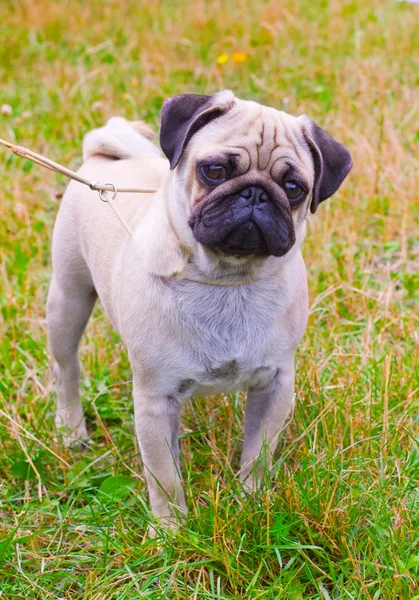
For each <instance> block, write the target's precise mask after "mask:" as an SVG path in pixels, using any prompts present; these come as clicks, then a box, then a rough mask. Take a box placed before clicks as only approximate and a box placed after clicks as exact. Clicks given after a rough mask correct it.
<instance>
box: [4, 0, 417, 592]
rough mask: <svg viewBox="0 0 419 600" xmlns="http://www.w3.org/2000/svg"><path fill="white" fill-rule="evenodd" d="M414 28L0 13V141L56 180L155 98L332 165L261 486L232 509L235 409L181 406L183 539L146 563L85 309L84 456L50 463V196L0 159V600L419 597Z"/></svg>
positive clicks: (56, 189) (123, 361)
mask: <svg viewBox="0 0 419 600" xmlns="http://www.w3.org/2000/svg"><path fill="white" fill-rule="evenodd" d="M418 13H419V6H418V5H414V4H409V3H406V2H400V3H398V2H394V1H393V0H385V1H383V0H369V1H364V0H362V1H361V0H353V1H351V0H329V2H327V1H324V0H322V1H320V0H315V1H313V0H301V1H300V2H294V1H293V0H239V1H238V2H234V3H233V2H220V1H218V0H208V1H204V0H196V1H194V2H193V3H192V2H186V1H179V0H173V1H170V2H169V1H167V2H163V1H157V0H148V1H147V2H144V1H142V0H136V1H134V0H126V1H124V2H120V1H118V2H117V1H116V0H108V1H106V2H102V1H100V0H89V1H85V2H81V1H77V0H66V1H64V0H56V1H55V2H50V1H49V0H13V1H12V0H3V1H2V2H1V5H0V80H1V89H0V105H3V104H4V105H9V106H10V109H9V108H8V107H7V106H6V107H4V106H3V108H2V109H1V113H2V114H1V115H0V137H3V138H6V139H8V140H12V141H13V140H16V141H17V142H18V143H21V144H23V145H26V146H29V147H30V148H32V149H34V150H37V151H40V152H42V153H44V154H46V155H47V156H49V157H50V158H52V159H55V160H58V161H59V162H61V163H62V164H65V165H67V166H70V167H72V168H76V167H77V166H78V165H79V164H80V157H81V142H82V138H83V135H84V134H85V133H86V132H87V131H89V130H90V129H92V128H93V127H95V126H99V125H101V124H102V123H103V122H104V120H105V119H106V118H108V117H109V116H111V115H114V114H121V115H124V116H126V117H127V118H130V119H133V118H135V119H137V118H141V119H145V120H147V121H148V122H149V123H150V124H151V125H152V126H153V128H154V129H155V130H156V131H157V129H158V123H159V111H160V108H161V105H162V102H163V100H164V99H165V98H166V97H167V96H171V95H175V94H177V93H184V92H200V93H211V92H213V91H216V90H218V89H221V88H231V89H233V90H234V92H235V93H236V94H237V95H238V96H241V97H243V98H247V99H254V100H257V101H259V102H262V103H265V104H268V105H271V106H274V107H276V108H278V109H282V110H286V111H288V112H291V113H293V114H296V115H297V114H301V113H306V114H308V115H309V116H310V117H312V118H313V119H314V120H315V121H316V122H317V123H318V124H319V125H320V126H322V127H324V128H325V129H326V130H327V131H328V132H330V133H331V134H332V135H334V136H335V137H336V138H338V139H339V140H340V141H342V142H344V143H345V144H346V145H347V146H348V147H349V148H350V150H351V152H352V156H353V159H354V169H353V172H352V174H351V175H350V177H349V178H348V180H347V181H346V182H345V184H344V186H343V188H342V190H341V191H339V193H338V194H337V195H336V196H335V197H334V198H333V199H331V200H330V201H328V202H326V203H324V204H323V205H322V206H321V207H320V208H319V210H318V212H317V214H316V217H315V219H313V220H312V221H311V225H310V228H309V232H308V237H307V240H306V242H305V244H304V256H305V259H306V263H307V267H308V275H309V289H310V320H309V325H308V329H307V333H306V335H305V337H304V340H303V342H302V344H301V346H300V349H299V352H298V357H297V389H296V397H297V404H296V409H295V413H294V418H293V421H292V423H291V424H290V426H289V427H288V429H287V430H286V432H285V433H284V435H283V438H282V440H281V443H280V448H279V450H278V453H277V461H276V464H275V469H274V473H273V476H272V478H271V479H269V478H268V479H267V481H266V482H265V486H264V488H263V490H262V491H261V492H260V494H258V495H257V496H256V497H255V498H250V497H245V498H242V497H241V496H240V486H239V484H238V483H237V480H236V478H235V473H236V471H237V467H238V458H239V449H240V445H241V440H242V430H241V426H242V418H243V397H242V396H241V395H237V396H228V397H223V396H219V397H216V398H211V399H197V400H196V401H195V402H194V403H193V404H191V405H190V406H188V408H187V409H186V411H185V416H184V422H183V430H182V432H183V435H182V456H183V458H182V464H183V472H184V477H185V481H186V489H187V496H188V506H189V517H188V521H187V523H186V526H184V527H183V528H181V529H180V530H179V531H178V532H176V533H174V534H170V535H166V536H165V535H164V534H162V535H161V536H159V537H157V538H156V539H154V540H152V539H149V538H148V537H147V535H146V531H147V523H148V521H149V519H150V515H149V509H148V503H147V494H146V487H145V483H144V479H143V475H142V471H141V460H140V457H139V453H138V446H137V443H136V440H135V436H134V429H133V410H132V401H131V388H130V378H131V375H130V370H129V365H128V361H127V356H126V353H125V351H124V348H123V346H122V344H121V342H120V340H119V338H118V336H117V335H116V334H115V333H114V332H113V331H112V329H111V327H110V325H109V324H108V322H107V320H106V318H105V316H104V315H103V314H102V312H101V310H100V308H97V309H96V312H95V314H94V318H93V320H92V322H91V324H90V325H89V328H88V331H87V335H86V336H85V338H84V340H83V343H82V349H81V354H82V359H83V378H82V389H83V402H84V406H85V408H86V412H87V415H88V420H89V426H90V428H91V431H92V435H91V440H92V445H91V446H89V447H88V448H87V449H85V450H84V451H81V450H74V449H73V450H69V449H65V448H64V447H63V444H62V440H61V439H60V437H59V436H57V433H56V431H55V428H54V420H53V415H54V402H55V393H54V388H53V381H52V374H51V368H50V358H49V355H48V351H47V345H46V333H45V297H46V292H47V287H48V281H49V278H50V241H51V232H52V227H53V222H54V217H55V215H56V212H57V209H58V205H59V201H60V194H62V192H63V190H64V187H65V184H66V181H65V180H64V179H63V178H62V177H60V176H56V175H54V174H52V173H50V172H48V171H45V170H43V169H42V168H41V167H38V166H35V165H32V164H30V163H28V162H26V161H24V160H22V159H18V158H16V157H14V156H12V155H10V153H8V152H7V151H3V150H1V151H0V178H1V185H0V241H1V246H2V253H1V278H2V284H3V285H2V286H1V290H0V305H1V316H0V318H1V322H0V327H1V336H2V344H1V347H0V353H1V359H0V360H1V372H0V539H1V540H2V541H1V542H0V590H1V593H0V597H1V598H8V599H9V598H13V599H16V598H22V599H23V598H25V599H26V598H31V599H46V598H66V599H67V598H71V599H76V600H82V599H84V600H93V599H95V600H99V599H100V600H110V599H121V600H122V599H131V598H153V599H160V598H168V599H210V598H212V599H230V598H246V599H247V598H257V599H259V598H260V599H264V600H265V599H266V600H274V599H277V598H280V599H285V600H286V599H289V600H299V599H310V598H312V599H314V598H316V599H326V600H332V599H337V598H342V599H348V600H349V599H371V600H379V599H382V600H384V599H385V600H393V599H395V598H401V599H403V600H413V598H419V583H418V581H419V547H418V538H419V534H418V531H419V492H418V468H419V455H418V437H419V419H418V412H419V411H418V391H419V374H418V369H417V364H418V343H419V335H418V329H419V327H418V325H419V323H418V290H419V282H418V277H419V276H418V272H419V233H418V232H419V227H418V226H419V207H418V196H417V189H418V183H419V166H418V161H417V157H418V142H419V93H418V71H417V64H418V63H417V59H418V52H417V21H418ZM415 69H416V70H415ZM10 112H11V114H9V113H10ZM139 183H141V182H139Z"/></svg>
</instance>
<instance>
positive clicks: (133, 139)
mask: <svg viewBox="0 0 419 600" xmlns="http://www.w3.org/2000/svg"><path fill="white" fill-rule="evenodd" d="M153 138H154V133H153V131H152V129H151V127H149V125H147V123H145V122H144V121H127V120H126V119H124V118H123V117H112V119H109V121H108V122H107V123H106V125H105V126H104V127H101V128H100V129H94V130H93V131H90V132H89V133H88V134H86V135H85V136H84V140H83V160H87V159H88V158H90V157H91V156H108V157H109V158H113V159H124V158H135V157H138V156H144V154H154V155H157V156H161V153H160V150H159V149H158V148H157V146H156V145H155V144H153V142H152V141H151V140H152V139H153Z"/></svg>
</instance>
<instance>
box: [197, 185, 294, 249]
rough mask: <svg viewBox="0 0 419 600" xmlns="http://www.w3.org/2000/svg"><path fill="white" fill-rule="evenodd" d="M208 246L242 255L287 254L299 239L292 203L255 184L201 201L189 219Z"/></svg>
mask: <svg viewBox="0 0 419 600" xmlns="http://www.w3.org/2000/svg"><path fill="white" fill-rule="evenodd" d="M189 225H190V226H191V228H192V231H193V233H194V236H195V238H196V239H197V241H198V242H200V243H201V244H203V245H205V246H210V247H213V248H217V249H218V250H221V251H222V252H224V253H226V254H234V255H239V256H245V255H251V254H255V255H258V256H269V255H273V256H283V255H284V254H286V253H287V252H288V250H290V248H291V247H292V246H293V244H294V242H295V233H294V226H293V222H292V218H291V211H290V209H289V206H288V203H287V202H284V201H281V200H278V199H275V198H272V197H271V195H270V194H269V193H268V191H267V190H265V189H264V188H262V187H260V186H256V185H252V186H249V187H246V188H244V189H242V190H240V191H238V192H236V193H234V194H230V195H228V196H221V197H219V198H216V199H214V200H209V201H208V202H205V201H203V204H202V205H200V204H198V205H197V206H196V207H195V210H194V211H193V213H192V216H191V218H190V220H189Z"/></svg>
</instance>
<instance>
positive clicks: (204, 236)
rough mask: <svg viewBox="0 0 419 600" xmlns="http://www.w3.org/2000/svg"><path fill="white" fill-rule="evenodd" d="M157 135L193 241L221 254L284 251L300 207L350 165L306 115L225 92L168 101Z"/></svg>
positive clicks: (328, 191) (296, 229)
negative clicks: (183, 204)
mask: <svg viewBox="0 0 419 600" xmlns="http://www.w3.org/2000/svg"><path fill="white" fill-rule="evenodd" d="M160 142H161V147H162V149H163V151H164V153H165V154H166V156H167V158H168V159H169V161H170V167H171V169H175V180H174V185H176V186H177V188H178V190H179V191H183V192H184V197H185V198H186V199H187V204H188V206H187V207H186V211H187V218H188V223H189V226H190V228H191V230H192V232H193V236H194V238H195V240H196V241H197V242H199V243H200V244H202V245H203V247H204V248H206V249H207V250H208V251H209V252H214V251H215V252H217V253H220V252H221V253H223V254H225V255H234V256H249V257H251V256H259V257H267V256H277V257H279V256H284V255H286V254H287V253H288V252H289V251H290V250H291V248H293V246H294V245H295V244H296V240H297V241H298V240H300V241H301V239H302V237H303V235H299V233H300V232H302V231H303V230H304V220H305V216H306V213H307V211H308V210H309V209H310V210H311V212H312V213H314V212H315V211H316V210H317V207H318V205H319V204H320V202H322V201H323V200H326V198H329V196H331V195H332V194H334V193H335V192H336V190H337V189H338V188H339V186H340V185H341V183H342V182H343V180H344V179H345V177H346V175H347V174H348V173H349V171H350V169H351V167H352V161H351V157H350V154H349V152H348V150H347V149H346V148H345V147H344V146H343V145H342V144H340V143H339V142H337V141H336V140H334V139H333V138H332V137H330V136H329V135H328V134H327V133H325V132H324V131H323V130H322V129H321V128H320V127H318V126H317V125H316V124H315V123H313V122H312V121H311V120H310V119H309V118H308V117H306V116H305V115H303V116H301V117H298V118H296V117H293V116H291V115H288V114H287V113H284V112H280V111H277V110H275V109H273V108H268V107H266V106H261V105H260V104H257V103H255V102H248V101H243V100H239V99H237V98H235V97H234V95H233V93H232V92H230V91H223V92H220V93H218V94H215V95H214V96H200V95H195V94H185V95H181V96H176V97H174V98H171V99H169V100H167V101H166V103H165V104H164V106H163V110H162V123H161V132H160ZM297 243H298V242H297Z"/></svg>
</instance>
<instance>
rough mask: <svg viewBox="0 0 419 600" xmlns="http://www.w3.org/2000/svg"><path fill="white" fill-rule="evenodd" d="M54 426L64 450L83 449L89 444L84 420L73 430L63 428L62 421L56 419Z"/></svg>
mask: <svg viewBox="0 0 419 600" xmlns="http://www.w3.org/2000/svg"><path fill="white" fill-rule="evenodd" d="M56 425H57V429H58V431H59V433H60V435H61V437H62V440H63V443H64V445H65V447H66V448H73V447H75V446H79V447H81V448H83V447H84V446H86V445H88V444H89V443H90V440H89V433H88V431H87V427H86V421H85V420H84V419H83V420H82V421H81V422H80V423H79V424H78V425H77V427H75V428H73V429H70V428H69V427H68V426H63V424H62V421H61V420H59V419H58V418H57V420H56Z"/></svg>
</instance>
